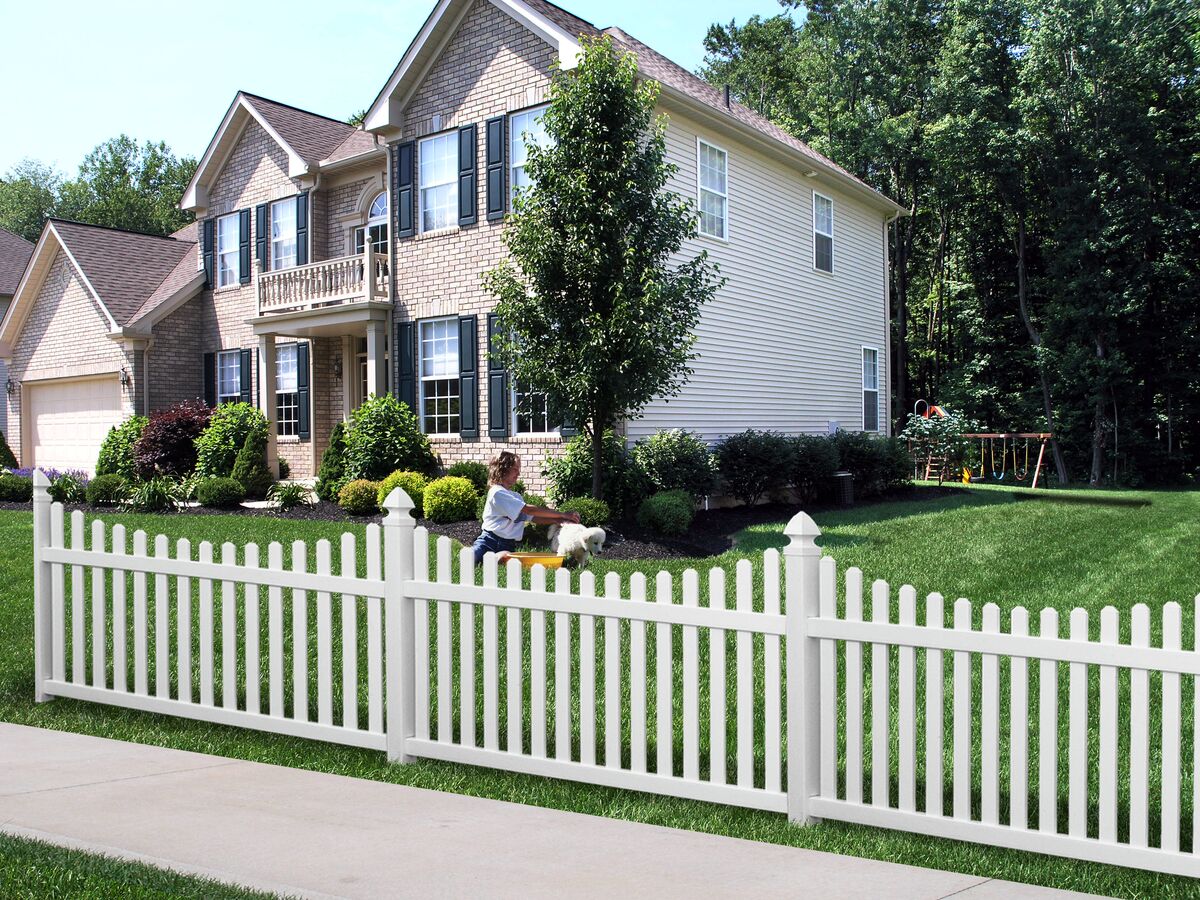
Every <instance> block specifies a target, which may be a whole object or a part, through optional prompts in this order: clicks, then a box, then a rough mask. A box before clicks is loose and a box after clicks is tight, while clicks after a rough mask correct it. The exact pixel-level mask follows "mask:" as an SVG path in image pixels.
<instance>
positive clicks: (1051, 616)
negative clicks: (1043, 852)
mask: <svg viewBox="0 0 1200 900" xmlns="http://www.w3.org/2000/svg"><path fill="white" fill-rule="evenodd" d="M1038 634H1039V635H1041V636H1042V637H1048V638H1057V637H1058V610H1056V609H1043V610H1042V615H1041V621H1040V623H1039V626H1038ZM1135 714H1136V710H1135ZM1038 831H1044V832H1047V833H1049V834H1054V833H1056V832H1057V831H1058V663H1057V662H1056V661H1055V660H1052V659H1043V660H1042V661H1041V662H1040V663H1039V664H1038Z"/></svg>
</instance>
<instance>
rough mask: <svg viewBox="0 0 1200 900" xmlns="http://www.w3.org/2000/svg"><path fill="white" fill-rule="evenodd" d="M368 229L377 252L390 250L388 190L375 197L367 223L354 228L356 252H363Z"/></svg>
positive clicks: (368, 213)
mask: <svg viewBox="0 0 1200 900" xmlns="http://www.w3.org/2000/svg"><path fill="white" fill-rule="evenodd" d="M368 231H369V232H370V234H371V246H372V247H373V248H374V250H375V252H376V253H383V254H385V255H386V254H387V252H388V203H387V192H386V191H380V192H379V193H378V194H377V195H376V196H375V199H374V200H372V201H371V208H370V210H369V211H368V212H367V224H366V225H360V226H358V227H357V228H355V229H354V252H355V254H358V253H362V252H363V237H364V235H366V233H367V232H368Z"/></svg>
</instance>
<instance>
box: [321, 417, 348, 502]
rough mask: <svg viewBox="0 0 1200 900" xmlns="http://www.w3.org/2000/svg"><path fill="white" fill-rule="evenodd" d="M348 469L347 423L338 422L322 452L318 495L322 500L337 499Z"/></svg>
mask: <svg viewBox="0 0 1200 900" xmlns="http://www.w3.org/2000/svg"><path fill="white" fill-rule="evenodd" d="M345 469H346V425H345V423H344V422H338V423H337V424H336V425H334V426H333V431H331V432H330V434H329V446H328V447H326V448H325V452H324V453H322V454H321V466H320V468H318V469H317V496H318V497H320V498H321V499H322V500H328V501H329V502H331V503H332V502H333V501H335V500H337V496H338V491H340V490H341V488H342V485H343V484H344V483H345V479H344V477H343V476H344V473H345Z"/></svg>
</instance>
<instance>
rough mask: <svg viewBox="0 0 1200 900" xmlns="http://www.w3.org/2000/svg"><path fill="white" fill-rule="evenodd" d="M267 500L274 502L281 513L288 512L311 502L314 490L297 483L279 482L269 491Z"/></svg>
mask: <svg viewBox="0 0 1200 900" xmlns="http://www.w3.org/2000/svg"><path fill="white" fill-rule="evenodd" d="M267 499H268V500H272V501H274V502H275V506H276V508H277V509H278V510H279V511H280V512H287V511H288V510H289V509H295V508H296V507H297V506H301V505H303V504H305V503H309V502H311V500H312V489H311V488H309V487H307V486H305V485H303V484H300V483H299V482H297V481H277V482H275V483H274V484H273V485H271V489H270V490H269V491H267Z"/></svg>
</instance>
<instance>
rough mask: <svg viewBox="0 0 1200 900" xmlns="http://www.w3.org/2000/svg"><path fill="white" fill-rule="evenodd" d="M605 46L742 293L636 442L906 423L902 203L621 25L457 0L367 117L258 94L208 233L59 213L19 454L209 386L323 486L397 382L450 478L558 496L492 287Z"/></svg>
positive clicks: (27, 358) (26, 369) (218, 185)
mask: <svg viewBox="0 0 1200 900" xmlns="http://www.w3.org/2000/svg"><path fill="white" fill-rule="evenodd" d="M601 33H605V34H608V35H611V37H612V39H613V40H614V42H615V43H616V44H617V45H618V46H619V47H620V48H623V49H626V50H629V51H631V52H633V53H635V54H636V56H637V59H638V65H639V69H640V71H641V73H642V75H643V76H644V77H646V78H650V79H653V80H655V81H658V82H659V83H660V84H661V85H662V94H661V99H660V112H661V113H663V114H664V115H666V116H667V117H668V119H669V128H668V134H667V144H668V154H669V156H670V158H671V160H672V162H674V163H675V164H676V165H677V166H678V167H679V171H678V173H677V174H676V176H675V178H674V180H673V181H672V183H671V184H670V188H671V189H672V190H675V191H677V192H678V193H680V194H682V195H684V196H687V197H690V198H692V199H693V200H694V201H695V203H696V205H697V208H698V209H699V210H700V212H701V217H700V235H699V236H698V237H697V238H696V239H695V240H694V241H693V242H692V246H689V247H688V248H687V249H688V250H689V251H692V252H698V251H699V250H700V249H705V250H707V251H708V252H709V254H710V256H711V257H712V258H713V259H714V260H715V261H716V262H717V263H718V264H719V265H720V266H721V270H722V274H723V275H724V276H725V277H726V278H727V284H726V286H725V287H724V288H723V289H722V290H721V291H720V292H719V294H718V296H717V298H716V299H715V300H714V301H713V303H711V304H709V306H708V307H706V309H705V311H704V314H703V317H702V321H701V324H700V326H699V328H698V330H697V351H698V353H699V358H698V359H697V360H696V362H695V364H694V365H693V374H692V376H691V377H690V379H689V381H688V383H687V385H686V387H685V388H684V390H683V391H682V393H681V394H680V395H678V396H677V397H675V398H672V400H671V402H670V403H669V404H668V403H666V402H665V401H663V402H657V401H656V402H654V403H652V404H651V405H650V406H649V407H648V408H647V410H646V411H645V414H644V416H643V417H642V418H640V419H637V420H635V421H631V422H629V423H627V425H626V428H625V431H626V434H627V437H628V438H629V439H631V440H633V439H637V438H639V437H642V436H645V435H647V434H649V433H652V432H654V431H656V430H658V429H660V428H668V427H684V428H690V429H692V430H695V431H697V432H699V433H700V434H701V435H702V436H703V437H705V438H706V439H708V440H716V439H718V438H720V437H721V436H722V435H724V434H728V433H731V432H735V431H740V430H742V429H745V428H749V427H756V428H774V429H778V430H781V431H785V432H791V433H797V432H802V431H820V432H824V431H826V430H827V429H829V428H830V427H833V426H835V425H837V426H840V427H843V428H862V429H864V430H869V431H886V429H887V423H886V415H885V398H886V397H887V392H888V389H887V374H886V373H887V370H888V366H887V360H888V357H887V345H888V327H889V320H888V307H889V302H888V295H887V278H886V273H887V256H886V254H887V233H886V223H887V222H888V221H890V220H891V219H893V218H894V217H895V216H896V215H899V214H900V213H901V212H902V210H901V209H900V208H899V207H898V206H897V205H896V204H894V203H893V202H892V201H891V200H888V199H887V198H885V197H883V196H882V195H880V194H878V193H876V192H875V191H873V190H871V189H870V188H868V187H867V186H866V185H864V184H863V183H862V182H860V181H858V180H857V179H855V178H854V177H853V176H851V175H850V174H849V173H847V172H846V171H845V170H843V169H841V168H840V167H838V166H837V165H836V164H835V163H833V162H832V161H830V160H828V159H826V158H825V157H823V156H821V155H820V154H817V153H816V152H814V151H813V150H811V149H810V148H809V147H808V146H807V145H805V144H803V143H802V142H800V141H798V140H796V139H795V138H792V137H791V136H789V135H787V134H786V133H785V132H783V131H781V130H780V129H778V128H777V127H775V126H773V125H771V124H770V123H769V122H767V121H766V120H764V119H762V118H761V117H759V116H757V115H756V114H755V113H753V112H752V111H750V110H749V109H747V108H745V107H743V106H741V105H739V104H737V103H736V102H730V101H729V99H728V98H727V96H725V95H724V94H723V92H721V91H719V90H717V89H715V88H713V87H712V86H710V85H707V84H705V83H704V82H702V81H700V80H699V79H698V78H696V77H695V76H694V75H692V74H690V73H688V72H686V71H685V70H683V69H682V68H680V67H678V66H676V65H674V64H673V63H671V62H670V61H669V60H666V59H665V58H664V57H662V56H661V55H659V54H657V53H656V52H655V51H653V50H651V49H650V48H649V47H647V46H645V45H644V44H642V43H640V42H639V41H637V40H636V39H634V38H632V37H630V36H629V35H627V34H626V33H625V32H623V31H621V30H619V29H615V28H610V29H607V30H605V31H604V32H601V31H600V30H598V29H597V28H595V27H594V26H593V25H591V24H590V23H587V22H585V21H583V20H581V19H578V18H576V17H575V16H572V15H571V14H569V13H567V12H566V11H564V10H562V9H560V8H558V7H556V6H554V5H552V4H550V3H548V2H546V0H440V2H438V4H437V6H436V8H435V9H434V11H433V12H432V14H431V15H430V17H429V19H428V20H427V21H426V23H425V25H424V26H423V28H422V29H421V31H420V33H419V34H418V36H417V38H416V39H415V40H414V42H413V44H412V45H411V46H410V47H409V48H408V50H407V51H406V52H405V54H404V56H403V58H402V59H401V60H400V62H399V64H398V65H397V67H396V69H395V71H394V72H393V74H392V76H391V77H390V78H389V80H388V82H387V84H386V85H384V87H383V89H382V90H381V91H380V92H379V94H378V96H377V97H376V99H375V100H374V102H373V103H372V105H371V106H370V108H369V109H368V112H367V116H366V120H365V122H364V125H363V127H362V128H352V127H350V126H349V125H346V124H344V123H342V122H338V121H336V120H333V119H328V118H325V117H323V116H319V115H316V114H314V113H309V112H305V111H303V110H300V109H297V108H295V107H292V106H288V105H285V104H282V103H278V102H274V101H270V100H266V99H264V98H262V97H257V96H254V95H251V94H247V93H239V94H238V95H237V97H236V98H235V99H234V101H233V103H232V105H231V106H230V108H229V110H228V111H227V113H226V114H225V117H224V119H223V120H222V122H221V124H220V126H219V128H218V129H217V131H216V134H215V135H214V137H213V139H212V141H211V142H210V144H209V146H208V148H207V149H206V151H205V153H204V155H203V157H202V159H201V161H200V165H199V168H198V170H197V172H196V176H195V178H194V179H193V181H192V183H191V184H190V185H189V186H188V189H187V191H186V193H185V195H184V198H183V202H182V204H181V205H182V207H183V208H184V209H186V210H188V211H189V212H192V213H193V214H194V215H195V216H196V219H197V222H196V225H195V226H189V228H190V229H191V230H187V229H185V231H184V232H182V233H180V234H177V235H174V236H172V237H171V238H149V237H147V236H144V235H129V234H127V233H123V232H111V231H107V230H103V229H90V230H89V229H87V228H85V227H83V226H78V225H74V224H71V223H63V222H51V223H48V224H47V226H46V231H45V232H44V233H43V235H42V237H41V239H40V240H39V242H38V246H37V250H36V251H35V254H34V261H33V263H32V264H31V265H30V267H29V268H28V269H27V270H26V273H25V275H24V277H23V279H22V284H21V287H20V289H19V291H18V294H17V298H16V301H15V302H14V304H13V309H12V310H11V312H10V314H9V315H8V316H6V317H5V318H4V321H3V322H2V323H0V355H4V356H7V357H9V358H10V360H11V366H12V370H13V379H14V381H16V382H17V383H18V387H17V389H16V390H15V391H14V392H13V393H11V394H9V395H8V407H9V412H10V416H11V418H12V420H13V422H14V423H16V425H15V427H14V428H13V429H12V431H13V440H12V443H13V446H14V450H16V451H17V452H18V454H19V456H20V458H21V460H22V462H23V463H26V464H29V463H35V462H36V463H41V464H61V462H62V461H63V460H66V459H67V458H68V456H69V457H70V459H71V461H72V462H77V463H79V464H81V465H82V464H83V463H85V462H87V460H86V456H87V454H89V453H90V454H91V458H92V459H93V460H94V457H95V447H96V446H98V443H99V439H100V438H102V437H103V433H102V430H103V429H106V428H107V427H108V425H109V424H112V423H113V422H115V421H118V420H119V419H120V418H121V417H123V416H124V415H128V414H130V413H132V412H135V411H136V412H140V411H146V410H150V411H152V410H155V409H159V408H162V407H164V406H167V405H169V404H171V403H173V402H175V401H177V400H180V399H185V398H190V397H203V398H205V399H206V400H207V401H208V402H210V403H213V404H215V403H220V402H224V401H228V400H233V399H244V400H247V401H249V402H253V403H256V404H258V405H259V406H260V407H261V408H262V409H263V411H264V413H265V414H266V415H267V417H268V419H269V420H270V422H271V423H272V424H271V428H270V432H271V435H272V442H271V445H270V447H269V451H268V452H269V454H270V455H271V456H272V457H275V456H278V457H280V458H283V459H286V460H287V461H288V463H289V467H290V470H291V472H292V473H293V475H294V476H297V477H305V476H311V475H312V474H314V473H315V471H316V468H317V466H318V464H319V461H320V456H321V453H322V452H323V450H324V448H325V446H326V444H327V442H328V437H329V433H330V430H331V429H332V427H333V425H334V424H335V423H336V422H337V421H339V420H341V419H343V418H344V417H345V416H347V415H348V414H349V412H350V411H351V410H352V409H353V408H354V407H355V406H356V405H357V404H358V403H360V402H361V401H362V400H363V399H364V398H365V397H366V396H367V395H369V394H373V393H382V392H384V391H391V392H394V393H395V394H396V395H397V396H398V397H399V398H400V399H402V400H404V401H405V402H407V403H409V404H410V406H412V408H413V409H414V410H416V411H417V412H418V414H419V416H420V419H421V423H422V427H423V428H424V430H425V431H426V432H427V433H428V434H429V435H430V438H431V440H432V442H433V444H434V448H435V450H436V451H437V452H438V454H439V456H440V457H441V459H442V460H443V462H444V463H447V464H449V463H451V462H453V461H456V460H459V459H479V460H484V459H486V458H488V457H490V456H491V455H492V454H493V453H495V452H496V450H497V449H500V448H510V449H515V450H517V451H518V452H520V453H521V454H522V456H523V457H525V460H526V468H525V471H526V472H527V473H529V475H530V476H531V477H528V478H526V483H527V484H528V485H529V486H530V487H534V488H540V487H542V483H541V479H540V476H539V475H538V473H539V471H540V468H541V462H542V461H543V460H544V459H545V457H546V456H547V455H548V454H552V453H554V452H555V451H556V450H557V449H558V448H560V447H561V446H562V444H563V441H564V438H565V437H569V436H570V434H571V430H570V429H569V428H566V427H564V423H561V422H556V421H553V418H552V415H551V414H550V413H549V411H548V410H547V409H545V408H542V410H541V411H540V412H539V413H535V414H534V415H531V416H527V415H523V414H522V415H518V414H517V413H516V411H515V410H516V406H515V402H514V401H515V396H516V390H517V388H518V386H517V385H514V384H512V383H511V380H510V379H509V378H508V376H507V373H506V372H505V371H504V370H503V369H499V368H497V367H496V364H495V363H494V362H492V361H489V358H488V354H487V349H488V335H489V331H490V330H491V328H492V324H493V323H492V321H491V318H490V310H491V308H492V306H493V301H492V299H491V298H490V297H489V295H487V294H486V293H485V291H484V290H483V288H482V286H481V283H480V275H481V273H483V272H484V271H486V270H487V269H489V268H491V267H492V266H493V265H495V263H496V262H497V261H498V260H499V258H500V256H501V253H502V252H503V250H502V243H501V234H502V229H503V219H504V216H505V214H506V212H507V210H508V208H509V203H510V197H511V192H512V190H513V189H515V188H516V187H518V186H520V185H521V184H522V183H523V178H524V168H523V162H524V158H525V145H524V141H523V139H522V136H525V139H527V140H538V139H540V137H539V129H538V125H537V113H538V111H539V110H540V108H542V106H544V104H545V103H546V101H547V98H548V93H549V84H550V73H551V67H552V65H554V64H555V63H558V64H559V65H561V66H562V67H564V68H568V69H569V68H570V67H572V66H573V65H574V64H575V62H576V59H577V56H578V53H579V38H580V36H581V35H584V36H594V35H598V34H601ZM85 245H86V246H87V247H89V248H90V247H91V246H93V245H98V246H101V247H103V248H106V249H104V250H103V251H101V252H100V253H99V254H98V255H90V254H89V250H88V249H76V247H77V246H78V247H80V248H84V247H85ZM154 248H157V252H159V253H161V259H159V260H158V261H157V263H156V264H154V265H151V264H149V263H148V262H146V260H145V259H144V254H146V253H147V252H149V253H153V252H155V250H154ZM85 257H86V258H85ZM134 268H136V269H137V271H133V269H134ZM101 269H104V274H101ZM102 283H103V284H102ZM68 335H69V336H68ZM89 404H91V405H90V406H89ZM63 411H66V412H67V415H66V416H65V417H64V416H63V414H62V413H63ZM85 414H86V415H85ZM81 415H85V417H86V418H87V419H88V421H89V422H90V423H92V424H91V425H89V429H87V430H79V429H76V430H75V435H76V445H77V446H76V449H75V450H72V451H71V452H70V453H67V452H66V450H65V449H64V448H63V447H62V446H61V444H62V441H61V440H60V439H59V438H57V437H55V428H54V426H53V425H52V424H50V423H52V422H55V421H66V420H69V419H70V418H71V416H76V417H78V416H81ZM97 435H99V437H97ZM72 454H74V455H72ZM87 464H88V465H90V464H91V463H87Z"/></svg>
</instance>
